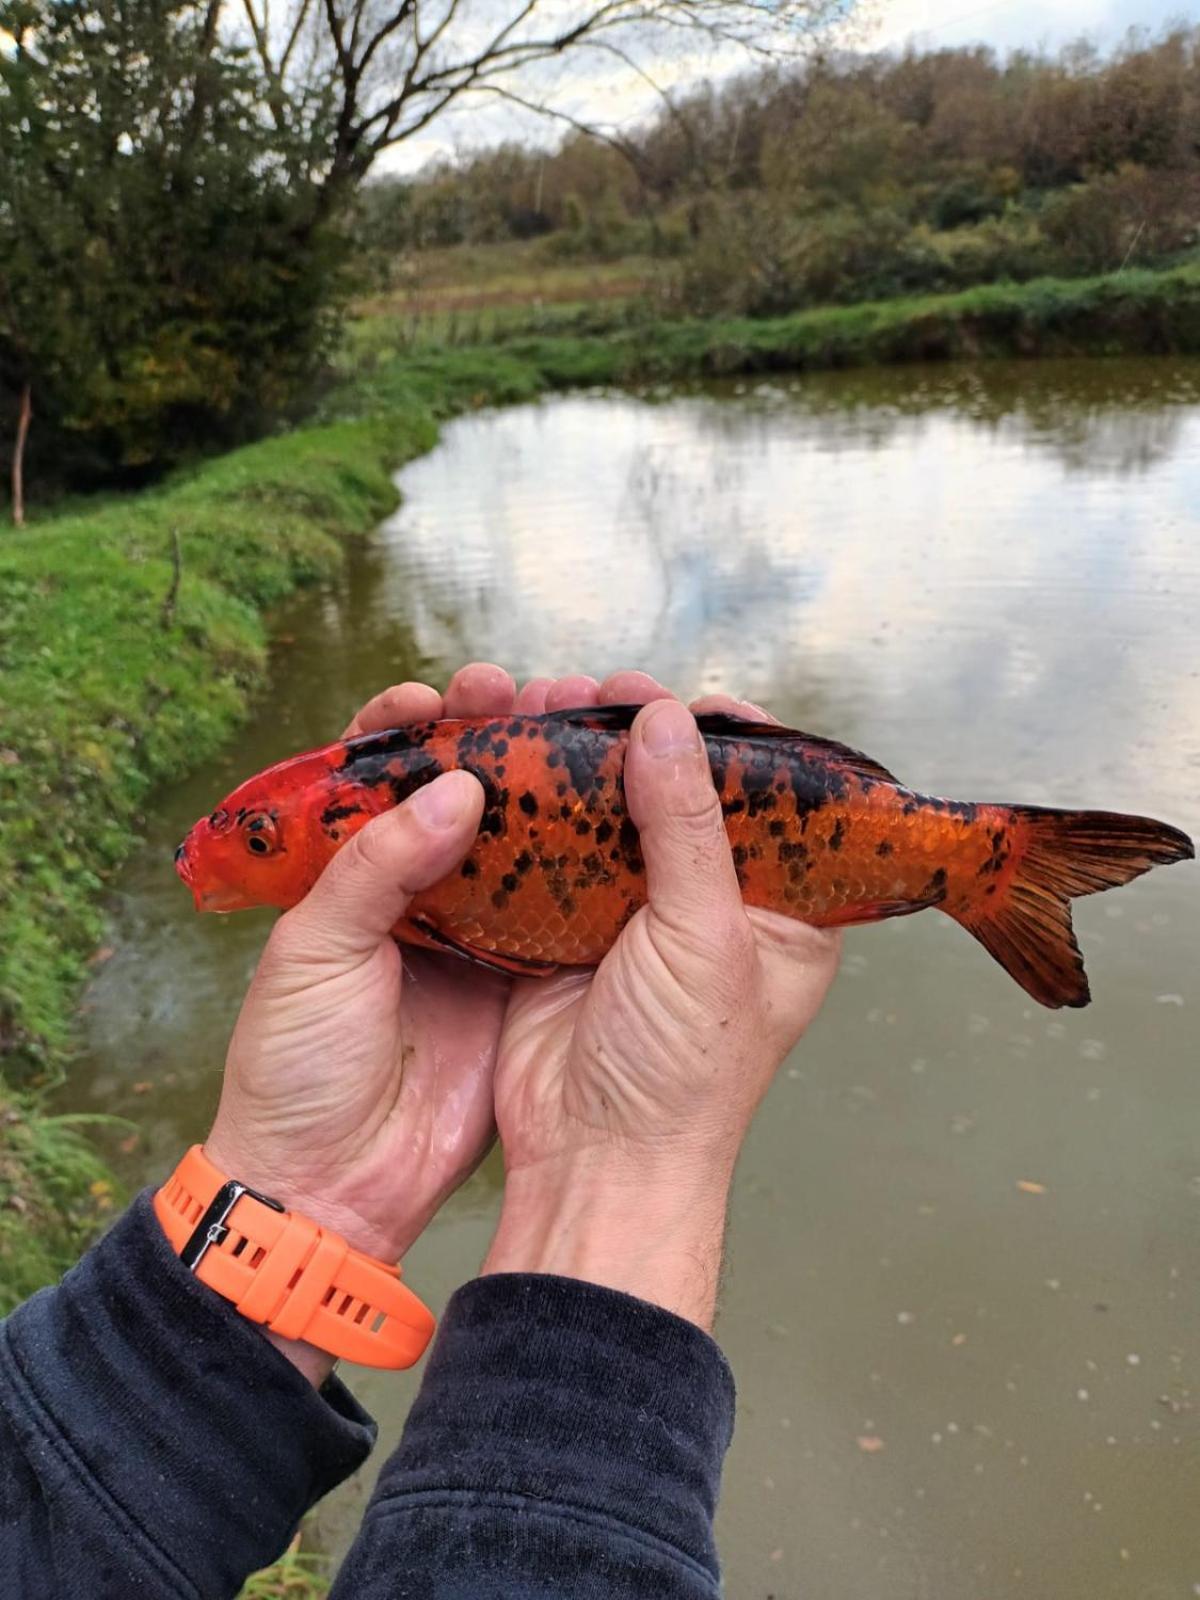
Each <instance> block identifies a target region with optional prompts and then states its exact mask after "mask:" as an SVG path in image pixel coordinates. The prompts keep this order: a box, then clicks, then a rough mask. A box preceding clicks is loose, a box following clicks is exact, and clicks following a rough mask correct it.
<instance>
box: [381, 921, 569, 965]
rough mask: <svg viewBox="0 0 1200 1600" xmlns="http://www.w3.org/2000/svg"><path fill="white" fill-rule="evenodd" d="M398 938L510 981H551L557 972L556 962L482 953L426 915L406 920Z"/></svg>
mask: <svg viewBox="0 0 1200 1600" xmlns="http://www.w3.org/2000/svg"><path fill="white" fill-rule="evenodd" d="M395 935H396V938H398V939H401V940H403V942H404V943H405V944H415V945H420V946H421V947H422V948H423V949H425V950H438V951H440V952H441V954H442V955H455V956H458V958H459V959H460V960H461V961H473V962H474V963H475V964H476V966H480V967H489V968H490V969H491V970H492V971H493V972H503V973H506V974H507V975H508V976H509V977H511V978H548V977H549V976H550V974H551V973H552V972H557V971H558V965H557V963H556V962H553V961H529V960H527V959H526V958H525V957H524V956H510V955H503V954H501V953H500V951H498V950H481V949H480V948H479V946H478V945H474V944H468V943H467V942H466V940H465V939H456V938H454V936H453V935H452V934H449V933H446V932H445V931H444V930H443V929H441V928H439V927H438V925H437V924H436V923H435V922H434V921H433V919H432V918H431V917H427V916H426V915H424V913H418V914H417V915H416V916H415V917H406V918H405V920H404V921H403V922H402V923H401V924H400V925H399V927H398V928H396V930H395Z"/></svg>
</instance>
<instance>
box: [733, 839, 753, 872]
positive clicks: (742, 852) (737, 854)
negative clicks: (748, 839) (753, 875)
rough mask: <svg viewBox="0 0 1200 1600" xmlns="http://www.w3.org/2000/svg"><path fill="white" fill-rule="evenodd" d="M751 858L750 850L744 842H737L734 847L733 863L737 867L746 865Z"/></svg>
mask: <svg viewBox="0 0 1200 1600" xmlns="http://www.w3.org/2000/svg"><path fill="white" fill-rule="evenodd" d="M749 858H750V852H749V851H748V850H747V849H746V846H745V845H744V844H735V845H734V847H733V864H734V866H735V867H744V866H745V865H746V862H747V861H748V860H749Z"/></svg>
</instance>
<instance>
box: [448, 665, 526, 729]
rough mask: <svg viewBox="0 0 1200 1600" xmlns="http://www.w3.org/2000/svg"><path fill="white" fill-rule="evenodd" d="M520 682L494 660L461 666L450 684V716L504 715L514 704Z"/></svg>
mask: <svg viewBox="0 0 1200 1600" xmlns="http://www.w3.org/2000/svg"><path fill="white" fill-rule="evenodd" d="M516 696H517V686H516V683H515V682H514V681H513V677H512V674H511V673H508V672H505V670H504V668H503V667H498V666H497V665H496V664H495V662H494V661H472V662H471V663H470V665H469V666H465V667H460V668H459V669H458V671H457V672H456V673H455V674H454V676H453V677H452V678H451V679H450V682H449V683H448V684H447V685H446V712H445V714H446V716H448V717H502V716H504V715H505V714H506V713H507V712H509V711H511V710H512V708H513V701H514V700H515V699H516Z"/></svg>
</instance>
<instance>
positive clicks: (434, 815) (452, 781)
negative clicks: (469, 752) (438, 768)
mask: <svg viewBox="0 0 1200 1600" xmlns="http://www.w3.org/2000/svg"><path fill="white" fill-rule="evenodd" d="M465 777H466V774H465V773H462V772H443V773H442V775H441V777H440V778H435V779H434V780H433V782H432V783H427V784H426V785H425V787H424V788H423V789H418V790H417V792H416V794H414V795H413V797H412V800H411V802H410V804H411V805H412V808H413V810H414V811H415V812H416V814H417V816H418V817H419V818H420V820H421V821H422V822H423V823H424V824H425V826H426V827H427V828H452V827H453V826H454V824H455V823H456V822H457V821H458V820H459V818H460V817H461V816H462V814H463V805H464V803H465V801H466V785H465V784H464V782H463V779H464V778H465Z"/></svg>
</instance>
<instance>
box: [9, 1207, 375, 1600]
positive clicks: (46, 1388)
mask: <svg viewBox="0 0 1200 1600" xmlns="http://www.w3.org/2000/svg"><path fill="white" fill-rule="evenodd" d="M150 1196H151V1191H150V1190H146V1191H144V1192H143V1193H142V1194H141V1195H139V1196H138V1198H137V1199H136V1200H135V1201H134V1203H133V1205H132V1206H131V1207H130V1208H129V1210H128V1211H127V1212H126V1213H125V1215H124V1216H122V1217H121V1218H120V1219H119V1220H118V1221H117V1222H116V1223H115V1225H114V1226H113V1228H112V1229H111V1231H110V1232H109V1233H108V1234H106V1235H105V1237H104V1238H103V1239H101V1240H100V1242H99V1243H98V1244H97V1245H95V1246H94V1248H93V1249H92V1250H90V1251H89V1252H88V1254H87V1255H85V1256H84V1258H83V1260H82V1261H81V1262H80V1263H79V1265H78V1266H76V1267H75V1268H73V1269H72V1271H70V1272H69V1273H68V1274H67V1275H66V1277H65V1278H64V1279H63V1280H62V1283H61V1284H59V1285H58V1287H56V1288H52V1289H44V1290H42V1291H41V1292H40V1293H38V1294H36V1295H34V1296H33V1298H32V1299H31V1300H29V1301H27V1302H26V1303H25V1304H24V1305H23V1306H21V1307H20V1308H19V1309H18V1310H17V1311H15V1312H14V1313H13V1314H12V1316H11V1317H9V1318H8V1320H7V1321H6V1322H5V1323H4V1324H2V1325H0V1366H2V1367H6V1368H7V1369H8V1372H9V1374H10V1376H11V1389H10V1388H9V1385H8V1384H7V1383H6V1384H4V1385H3V1386H2V1387H3V1390H4V1391H5V1399H6V1400H7V1402H8V1403H9V1405H10V1406H11V1409H12V1421H13V1425H14V1426H15V1427H16V1429H17V1430H18V1432H19V1434H20V1435H21V1436H22V1437H23V1439H24V1440H25V1441H26V1444H27V1447H28V1446H35V1447H37V1456H38V1458H39V1459H40V1461H41V1462H42V1464H43V1468H44V1471H45V1473H46V1474H48V1475H49V1476H50V1477H52V1478H54V1479H56V1480H57V1481H58V1484H59V1486H60V1487H61V1489H62V1490H63V1492H64V1493H74V1494H78V1486H79V1484H80V1483H81V1482H83V1483H84V1484H85V1485H86V1487H87V1488H88V1490H89V1492H90V1494H91V1495H92V1496H97V1497H99V1500H100V1502H101V1505H102V1508H103V1513H104V1514H105V1515H110V1516H112V1517H114V1518H117V1519H118V1520H119V1521H120V1522H121V1523H123V1524H124V1525H125V1527H126V1530H127V1533H128V1536H129V1538H130V1539H131V1540H135V1541H136V1542H137V1543H138V1544H140V1545H142V1546H143V1549H145V1546H146V1544H149V1545H150V1546H153V1547H154V1548H155V1553H156V1555H157V1557H158V1564H160V1565H162V1566H164V1567H166V1568H167V1569H168V1570H169V1569H171V1568H174V1569H175V1570H176V1571H177V1572H178V1573H179V1574H180V1575H181V1576H183V1575H186V1579H187V1580H188V1581H187V1584H186V1592H190V1590H191V1585H193V1584H194V1585H195V1588H196V1589H197V1590H198V1591H199V1592H201V1593H203V1594H217V1593H225V1592H227V1591H228V1590H229V1589H230V1588H231V1587H232V1588H236V1587H238V1585H239V1584H240V1583H241V1581H242V1578H243V1577H244V1576H245V1574H246V1573H247V1572H250V1571H252V1570H254V1569H255V1568H256V1567H260V1566H263V1565H265V1564H266V1563H267V1562H269V1561H271V1560H273V1559H274V1558H275V1556H276V1555H278V1553H279V1551H280V1550H281V1549H282V1547H283V1546H284V1545H285V1544H286V1542H287V1539H288V1538H289V1537H290V1534H291V1532H292V1530H293V1529H294V1527H295V1525H296V1523H297V1522H298V1521H299V1520H300V1517H301V1516H302V1515H303V1514H304V1512H305V1511H306V1510H307V1509H308V1508H309V1507H310V1506H311V1505H312V1504H313V1503H314V1502H315V1501H316V1500H318V1499H319V1498H320V1497H321V1496H322V1495H324V1494H326V1493H327V1492H328V1491H329V1490H330V1489H332V1488H333V1487H334V1486H335V1485H336V1484H338V1483H340V1482H341V1481H342V1480H343V1479H344V1478H346V1477H348V1476H349V1474H350V1473H351V1472H353V1471H354V1470H355V1468H356V1467H358V1466H359V1465H360V1464H361V1463H362V1461H363V1460H364V1459H365V1458H366V1456H367V1454H368V1453H369V1451H370V1448H371V1445H372V1444H373V1442H374V1437H375V1426H374V1423H373V1422H372V1421H371V1419H370V1417H368V1416H367V1414H366V1413H365V1412H364V1411H363V1410H362V1409H361V1408H360V1407H359V1406H358V1404H357V1402H356V1401H355V1400H354V1399H353V1398H352V1397H351V1395H350V1393H349V1392H348V1390H346V1389H345V1387H344V1386H343V1385H342V1384H341V1383H339V1382H338V1381H337V1380H336V1379H331V1380H330V1381H329V1382H328V1383H326V1384H325V1385H324V1387H323V1388H322V1389H321V1391H320V1392H318V1391H316V1390H314V1389H313V1387H312V1385H311V1384H310V1383H308V1382H307V1381H306V1380H305V1379H304V1378H303V1377H302V1376H301V1375H300V1373H299V1372H298V1371H297V1370H296V1369H295V1367H293V1366H292V1365H291V1363H290V1362H289V1361H287V1360H286V1359H285V1357H284V1356H282V1355H281V1354H280V1352H279V1351H278V1350H276V1349H275V1347H274V1346H273V1345H272V1344H271V1343H270V1341H269V1340H267V1339H265V1338H264V1337H263V1335H262V1333H261V1332H260V1331H259V1330H258V1329H257V1328H255V1327H254V1326H252V1325H251V1324H250V1323H248V1322H246V1321H245V1320H244V1319H243V1318H242V1317H240V1316H238V1314H237V1312H236V1311H235V1310H234V1309H233V1307H232V1306H231V1305H230V1304H229V1303H228V1302H227V1301H225V1300H223V1299H221V1297H220V1296H218V1295H216V1294H214V1293H213V1292H212V1291H211V1290H210V1289H208V1288H206V1287H205V1285H204V1284H202V1283H200V1282H199V1281H198V1280H197V1279H196V1278H194V1277H193V1276H192V1274H191V1273H189V1272H188V1271H187V1270H186V1269H185V1268H184V1267H183V1266H181V1265H180V1262H179V1259H178V1257H177V1256H176V1255H175V1252H174V1251H173V1250H172V1249H171V1247H170V1245H169V1244H168V1243H167V1240H166V1238H165V1236H164V1234H163V1232H162V1229H161V1227H160V1226H159V1223H158V1220H157V1218H156V1217H155V1215H154V1211H153V1209H152V1207H151V1204H150ZM45 1487H47V1488H51V1487H52V1485H50V1484H47V1485H46V1486H45ZM146 1553H147V1554H149V1553H150V1552H149V1551H147V1552H146Z"/></svg>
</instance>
